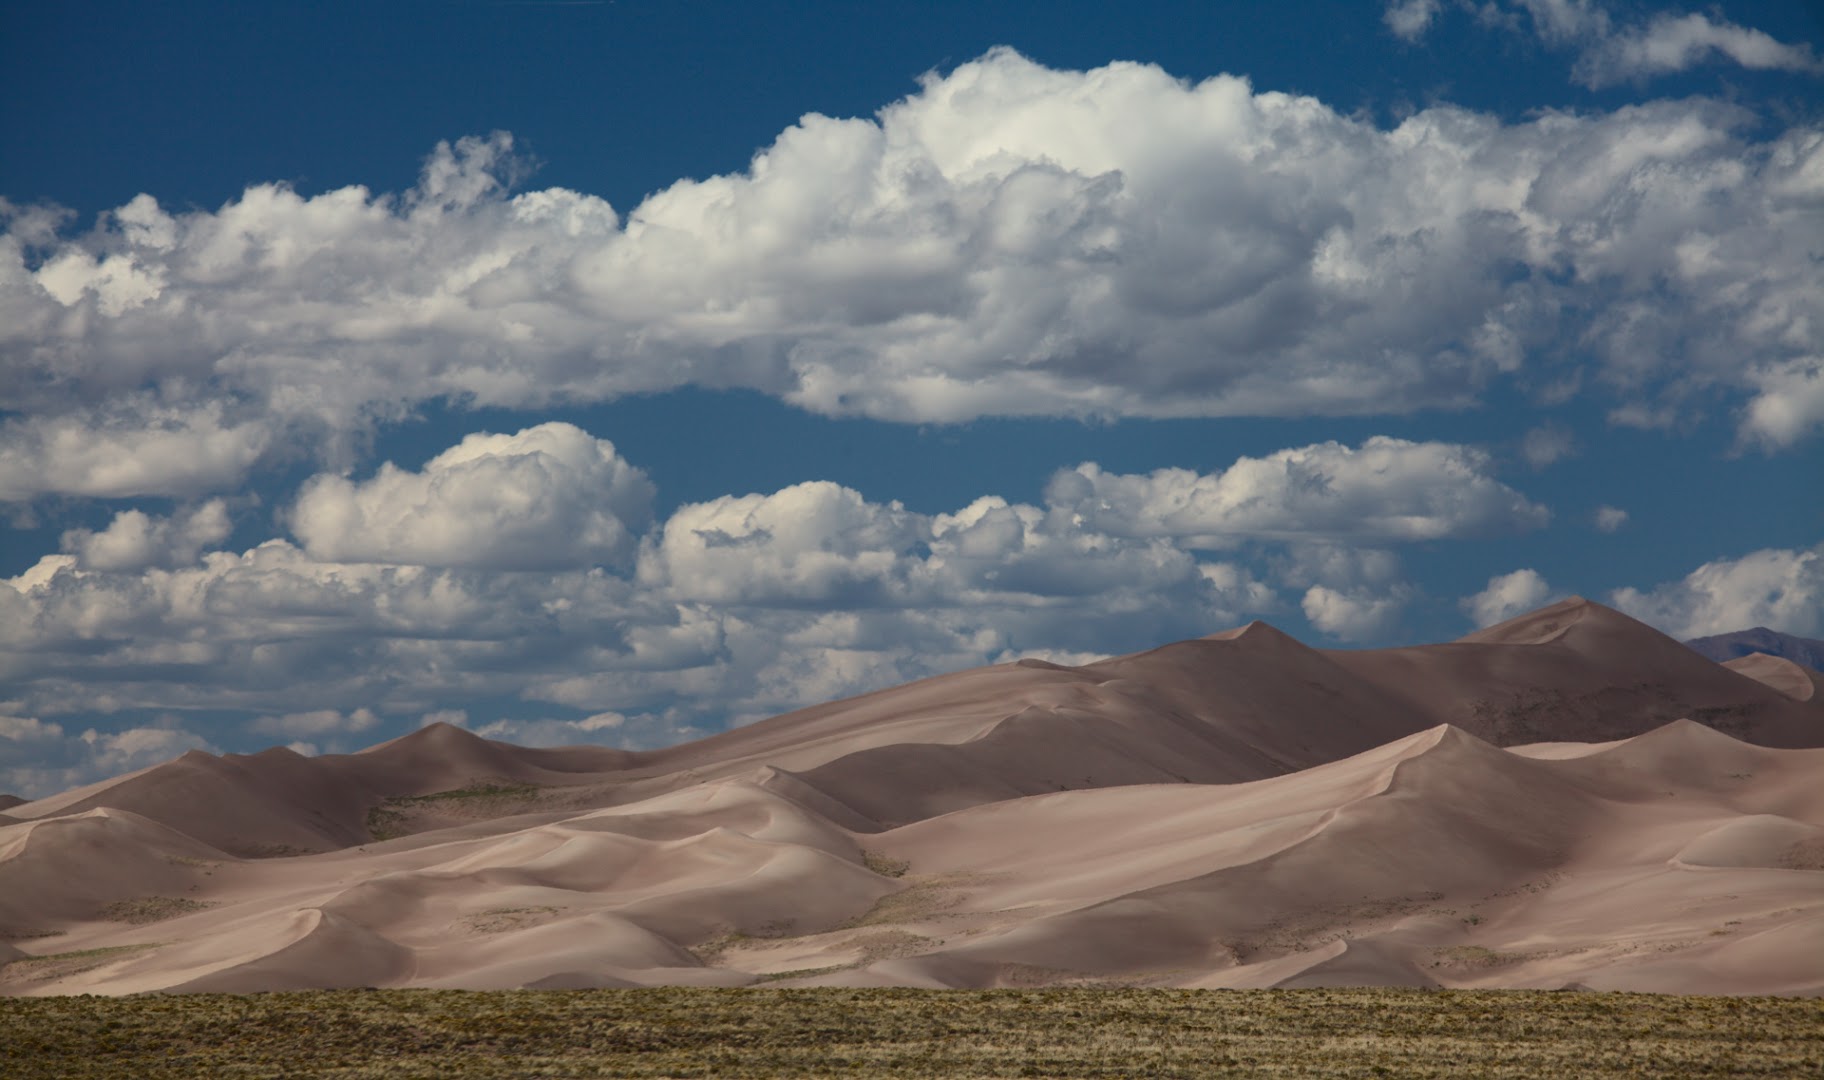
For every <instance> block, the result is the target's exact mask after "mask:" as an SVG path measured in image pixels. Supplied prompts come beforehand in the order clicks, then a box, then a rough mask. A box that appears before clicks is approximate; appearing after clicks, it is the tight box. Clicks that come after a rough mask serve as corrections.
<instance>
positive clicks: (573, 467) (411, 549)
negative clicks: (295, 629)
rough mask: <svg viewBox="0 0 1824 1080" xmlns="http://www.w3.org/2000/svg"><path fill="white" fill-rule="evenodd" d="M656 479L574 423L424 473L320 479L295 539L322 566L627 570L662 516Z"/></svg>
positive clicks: (468, 453) (433, 463)
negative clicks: (656, 515)
mask: <svg viewBox="0 0 1824 1080" xmlns="http://www.w3.org/2000/svg"><path fill="white" fill-rule="evenodd" d="M652 497H653V487H652V483H651V482H650V481H649V480H647V479H646V474H645V473H643V472H641V471H640V470H639V469H637V468H635V467H633V466H632V465H629V464H628V463H627V462H626V461H625V460H624V459H622V458H621V457H619V456H618V455H617V454H616V453H615V450H614V444H612V443H610V442H608V441H607V440H605V439H597V438H594V437H592V436H591V435H589V434H588V433H587V432H585V431H583V430H582V429H580V428H577V427H575V426H574V425H571V424H563V423H549V424H541V425H539V426H538V427H534V428H527V429H526V430H524V431H521V432H518V433H517V434H514V435H492V434H486V433H482V434H475V435H470V436H468V437H466V438H464V439H463V440H462V442H461V443H460V444H459V445H457V446H454V447H452V448H450V449H449V450H446V451H444V452H443V453H441V454H439V455H437V456H436V457H434V458H432V459H431V460H430V461H429V462H427V463H426V464H425V466H424V469H423V471H421V472H411V471H408V470H405V469H401V468H398V467H397V466H395V465H393V464H392V463H390V462H389V463H387V464H384V465H382V466H381V467H380V470H379V472H378V473H377V474H376V475H375V476H374V477H373V478H372V479H369V480H364V481H351V480H348V479H345V478H343V477H340V476H333V475H328V474H323V475H319V476H317V477H315V478H313V479H312V480H310V481H309V482H308V483H306V484H305V485H304V488H303V490H302V492H301V493H300V494H299V495H298V500H297V503H296V505H295V506H293V508H292V510H291V515H290V521H291V527H292V531H293V532H294V533H296V535H297V537H298V539H299V540H301V541H302V542H303V545H304V549H305V551H307V552H309V553H310V555H311V557H313V558H315V559H319V560H321V561H324V562H378V563H396V564H402V565H412V566H440V567H485V568H489V569H495V570H549V569H556V568H560V567H572V566H589V565H596V564H620V563H625V562H627V561H628V560H629V559H630V558H631V556H632V554H633V550H634V547H635V546H636V545H637V544H638V538H639V536H640V534H641V533H642V532H643V531H644V529H645V527H646V525H647V523H648V522H649V521H650V520H651V516H652Z"/></svg>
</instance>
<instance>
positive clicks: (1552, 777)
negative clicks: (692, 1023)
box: [0, 601, 1824, 995]
mask: <svg viewBox="0 0 1824 1080" xmlns="http://www.w3.org/2000/svg"><path fill="white" fill-rule="evenodd" d="M1769 661H1771V662H1769ZM1816 679H1817V676H1816V675H1815V673H1811V672H1809V671H1808V670H1807V669H1804V668H1801V667H1799V666H1798V665H1796V664H1792V663H1791V662H1790V661H1785V660H1775V659H1774V658H1770V657H1762V658H1759V659H1757V658H1755V657H1749V658H1746V659H1744V660H1740V661H1733V662H1731V664H1730V665H1728V666H1724V665H1721V664H1716V663H1713V662H1711V661H1709V660H1707V659H1705V658H1704V657H1702V656H1699V655H1698V654H1696V653H1695V652H1693V651H1691V650H1689V649H1686V648H1684V647H1683V646H1681V645H1679V644H1678V643H1676V642H1672V641H1671V640H1670V639H1667V638H1664V637H1663V636H1661V635H1659V634H1657V633H1656V632H1654V631H1652V630H1651V629H1649V628H1647V627H1645V626H1643V625H1641V624H1639V623H1637V622H1634V621H1633V620H1631V619H1628V618H1626V617H1625V616H1622V615H1620V614H1619V613H1617V612H1613V611H1611V610H1609V609H1607V608H1603V607H1601V606H1600V605H1595V604H1590V603H1588V602H1585V601H1570V602H1566V603H1564V604H1558V605H1553V606H1552V607H1550V608H1547V609H1543V610H1542V611H1540V612H1535V613H1532V614H1530V615H1527V616H1522V617H1521V618H1520V619H1516V620H1513V621H1512V622H1510V623H1507V624H1503V625H1502V626H1499V627H1494V628H1491V629H1490V630H1487V631H1482V632H1480V633H1478V634H1476V635H1472V636H1471V637H1470V638H1466V639H1464V640H1463V641H1460V642H1453V643H1449V644H1446V645H1437V646H1421V647H1416V648H1409V649H1392V650H1371V651H1361V652H1342V651H1325V650H1317V649H1311V648H1308V647H1306V646H1304V645H1302V644H1300V643H1298V642H1297V641H1295V640H1293V639H1291V638H1289V637H1287V636H1286V635H1284V634H1282V633H1280V632H1279V631H1277V630H1274V629H1273V628H1272V627H1269V626H1266V625H1264V624H1259V623H1256V624H1252V625H1250V626H1248V627H1243V628H1238V629H1237V630H1234V631H1229V632H1226V633H1223V634H1218V635H1213V636H1212V637H1210V638H1205V639H1200V640H1198V641H1190V642H1181V643H1178V644H1175V645H1169V646H1166V647H1164V648H1161V649H1155V650H1152V651H1150V652H1146V653H1141V654H1136V655H1134V656H1129V657H1119V658H1115V659H1112V660H1108V661H1103V662H1101V663H1097V664H1091V665H1087V666H1084V667H1080V668H1066V667H1059V666H1056V665H1050V664H1040V663H1032V662H1028V663H1021V664H1007V665H999V666H996V667H992V668H984V669H978V670H975V671H968V672H961V673H958V674H955V675H950V676H943V677H940V678H936V679H929V680H924V681H922V682H919V683H914V684H910V685H908V686H905V687H898V688H894V689H891V690H886V691H881V692H879V693H876V694H871V695H867V696H864V697H861V698H856V699H851V700H849V701H843V702H834V703H831V704H829V705H824V706H819V707H816V708H813V709H808V710H803V711H801V712H798V713H793V714H787V715H785V716H781V717H775V718H773V719H771V720H767V721H762V722H761V723H758V724H755V725H752V726H750V727H747V728H742V729H739V730H736V731H733V732H729V733H726V734H724V735H720V736H716V737H714V738H711V739H705V740H701V741H699V742H696V743H692V744H687V745H684V746H680V747H673V748H670V749H667V750H663V751H657V752H650V753H639V754H635V753H627V752H622V751H616V750H609V749H605V748H600V747H578V748H568V749H560V750H532V749H526V748H521V747H514V746H510V745H507V744H504V743H499V742H493V741H489V740H484V739H480V738H478V737H476V736H474V735H472V734H470V733H468V732H466V731H463V730H461V729H458V728H453V727H449V726H447V725H434V726H432V727H429V728H426V729H424V730H422V731H419V732H417V733H414V734H412V735H409V736H406V737H405V738H402V739H396V740H393V741H392V742H389V743H385V744H382V745H380V746H378V747H375V748H372V749H370V750H368V751H364V752H362V753H359V754H351V755H334V756H325V757H321V758H305V757H301V756H299V755H296V754H293V753H291V752H290V751H286V750H271V751H266V752H263V753H260V754H251V755H226V756H222V757H216V756H212V755H208V754H202V753H197V752H192V753H190V754H186V755H185V756H184V757H182V758H179V759H176V760H174V761H172V762H169V763H166V764H164V765H160V766H156V767H154V768H151V769H146V770H141V771H140V772H138V773H135V774H131V775H129V776H125V777H121V778H117V779H116V780H112V781H108V782H104V783H102V784H97V785H91V786H90V787H88V788H85V789H81V790H79V791H75V792H70V793H66V794H64V795H60V796H55V797H52V798H50V799H43V800H38V801H36V802H31V803H24V804H21V805H17V806H13V807H11V808H9V809H8V810H7V815H8V817H7V820H3V821H0V993H5V994H23V995H38V994H71V993H104V994H123V993H136V992H143V991H205V990H219V991H235V992H248V991H256V990H281V989H302V988H330V987H345V986H401V987H403V986H425V987H455V988H472V989H489V988H507V987H520V986H536V987H592V986H638V985H708V986H742V985H754V984H765V985H818V984H833V985H854V986H875V985H905V986H928V987H944V986H948V987H994V986H1032V985H1058V984H1063V985H1117V984H1118V985H1159V986H1190V987H1272V986H1316V985H1399V986H1445V987H1479V988H1487V987H1540V988H1555V987H1563V986H1580V987H1589V988H1594V989H1627V990H1647V991H1661V992H1678V993H1721V994H1791V995H1817V994H1820V993H1824V961H1821V960H1820V957H1824V699H1821V698H1819V697H1818V696H1817V695H1816V694H1815V693H1814V692H1812V691H1813V689H1814V688H1815V685H1816ZM1668 713H1678V714H1680V715H1676V716H1669V715H1667V714H1668Z"/></svg>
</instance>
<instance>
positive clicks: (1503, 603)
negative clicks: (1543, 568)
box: [1460, 569, 1554, 627]
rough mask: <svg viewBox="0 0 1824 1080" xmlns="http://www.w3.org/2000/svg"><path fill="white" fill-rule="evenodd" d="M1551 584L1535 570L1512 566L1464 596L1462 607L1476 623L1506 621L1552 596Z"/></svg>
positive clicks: (1480, 624) (1479, 625) (1491, 623)
mask: <svg viewBox="0 0 1824 1080" xmlns="http://www.w3.org/2000/svg"><path fill="white" fill-rule="evenodd" d="M1553 596H1554V594H1553V592H1552V587H1551V585H1549V584H1547V583H1546V580H1545V576H1544V575H1542V574H1540V573H1539V571H1537V570H1532V569H1523V570H1515V571H1514V572H1513V573H1511V574H1501V575H1499V576H1496V577H1492V578H1489V579H1488V587H1487V588H1485V589H1483V590H1482V591H1481V592H1479V593H1476V594H1475V595H1474V596H1466V597H1464V598H1463V600H1462V603H1461V605H1460V606H1461V607H1462V608H1463V611H1464V613H1465V614H1467V615H1468V616H1469V617H1470V618H1471V619H1472V620H1474V621H1475V624H1476V626H1477V627H1484V626H1493V625H1495V624H1496V623H1499V622H1506V621H1507V620H1508V619H1511V618H1513V617H1514V616H1516V615H1524V614H1526V613H1527V612H1529V611H1532V610H1533V609H1535V608H1540V607H1544V606H1545V605H1546V604H1547V603H1549V602H1550V601H1551V600H1552V599H1553Z"/></svg>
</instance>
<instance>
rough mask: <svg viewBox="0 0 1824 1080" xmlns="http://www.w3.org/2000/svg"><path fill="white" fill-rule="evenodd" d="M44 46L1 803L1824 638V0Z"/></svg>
mask: <svg viewBox="0 0 1824 1080" xmlns="http://www.w3.org/2000/svg"><path fill="white" fill-rule="evenodd" d="M0 98H3V99H4V100H5V101H6V102H7V103H8V105H7V107H6V109H5V110H4V111H0V198H4V199H5V200H6V202H5V203H4V204H0V205H3V209H4V217H5V220H4V225H5V232H4V238H3V240H0V244H3V246H0V500H4V502H3V503H0V509H3V511H4V517H3V518H0V522H3V525H0V528H4V532H0V627H4V631H3V633H4V637H0V790H7V789H17V790H22V791H27V792H30V793H41V792H43V791H48V790H51V789H53V788H56V787H60V786H63V785H65V784H69V783H76V782H80V781H82V780H85V779H91V778H94V777H96V776H100V775H105V774H107V773H109V772H114V771H120V770H122V769H125V768H132V767H137V766H139V765H142V764H146V763H149V762H151V761H154V760H158V759H159V758H160V757H161V756H168V755H169V754H170V753H175V752H178V751H181V750H182V749H184V748H186V747H189V746H196V745H202V746H206V747H210V748H213V749H217V750H244V749H251V748H256V747H259V746H264V745H269V744H272V743H293V744H295V745H297V746H299V747H300V748H301V749H305V750H307V751H308V750H314V751H327V750H337V749H349V748H353V747H356V746H360V745H365V744H366V743H369V742H372V741H376V740H378V739H380V738H384V737H388V736H390V735H393V734H398V733H400V732H402V731H405V730H408V729H410V728H411V727H414V726H416V725H417V724H419V723H421V722H423V721H424V719H425V718H426V717H432V718H444V719H451V720H456V721H459V722H463V723H466V724H468V725H469V726H471V727H473V728H475V729H477V730H483V731H486V732H489V733H491V734H495V735H498V736H500V737H504V738H509V739H515V740H519V741H527V742H565V741H578V740H592V741H607V742H613V743H621V744H625V745H653V744H657V743H663V742H667V741H671V740H674V739H677V738H681V737H685V736H687V735H690V734H692V733H697V732H704V731H711V730H715V729H718V728H720V727H722V726H725V725H727V724H729V723H738V722H742V721H744V720H747V719H752V718H754V717H757V716H762V715H767V714H770V713H772V712H777V711H782V710H784V709H787V708H791V707H794V706H797V705H801V704H807V703H811V702H814V701H819V700H824V699H827V698H829V697H834V696H839V695H843V694H850V693H856V692H860V691H864V690H867V689H872V688H875V687H878V686H882V685H888V684H891V683H895V682H900V681H904V680H907V679H911V678H916V677H920V676H923V675H927V674H932V673H935V672H939V671H944V670H951V669H954V668H957V667H963V666H968V665H972V664H979V663H986V662H993V661H997V660H1002V659H1007V658H1011V657H1014V656H1018V655H1044V656H1050V657H1053V658H1059V659H1063V660H1070V659H1073V658H1086V657H1090V656H1096V655H1104V654H1107V653H1110V652H1118V651H1127V650H1132V649H1138V648H1144V647H1147V646H1150V645H1153V644H1158V643H1161V642H1163V641H1166V640H1171V639H1173V638H1177V637H1184V636H1190V635H1195V634H1200V633H1207V632H1211V631H1215V630H1218V629H1222V628H1225V627H1226V626H1229V625H1233V624H1235V623H1238V622H1243V621H1246V620H1248V619H1251V618H1265V619H1267V620H1269V621H1271V622H1273V623H1275V624H1276V625H1280V626H1282V627H1285V628H1286V629H1288V630H1290V631H1292V632H1294V633H1296V634H1298V635H1299V636H1301V637H1303V638H1305V639H1306V640H1309V641H1312V642H1314V643H1321V644H1328V645H1345V646H1352V645H1363V646H1367V645H1379V644H1391V643H1400V642H1407V641H1413V640H1443V639H1448V638H1450V637H1454V636H1456V635H1459V634H1461V633H1463V632H1465V631H1467V630H1469V629H1471V628H1473V627H1474V626H1475V625H1476V624H1478V623H1485V622H1488V621H1493V620H1495V619H1498V618H1501V617H1505V616H1506V615H1509V614H1513V613H1517V612H1518V611H1521V610H1525V609H1526V608H1529V607H1533V606H1537V605H1538V604H1541V603H1544V602H1547V601H1549V600H1551V599H1554V598H1556V597H1559V596H1562V595H1566V594H1569V593H1572V592H1577V593H1582V594H1584V595H1589V596H1592V597H1595V598H1598V599H1602V600H1604V601H1606V602H1610V603H1614V604H1617V605H1618V606H1621V607H1623V608H1624V609H1626V610H1629V611H1631V612H1633V613H1635V614H1637V615H1638V616H1640V617H1642V618H1645V619H1647V620H1648V621H1651V622H1653V623H1655V624H1656V625H1659V626H1660V627H1662V628H1663V629H1665V630H1666V631H1667V632H1669V633H1673V634H1677V635H1680V636H1687V635H1695V634H1702V633H1712V632H1719V631H1725V630H1730V629H1737V628H1741V627H1745V626H1748V625H1753V624H1755V623H1765V624H1768V625H1773V626H1776V627H1778V628H1780V629H1784V630H1788V631H1790V632H1795V633H1800V634H1810V635H1818V634H1824V497H1820V493H1821V492H1824V284H1820V283H1821V282H1824V108H1821V105H1824V13H1821V9H1820V8H1819V6H1818V5H1815V4H1810V3H1801V2H1775V0H1769V2H1762V3H1727V4H1723V5H1715V6H1706V7H1701V8H1699V7H1692V8H1686V7H1682V6H1676V5H1649V4H1637V3H1623V2H1615V3H1601V2H1597V0H1495V2H1493V3H1486V4H1475V5H1472V4H1469V3H1466V2H1458V0H1435V2H1433V0H1395V2H1394V3H1390V4H1376V3H1315V2H1314V3H1295V4H1285V5H1275V6H1273V7H1271V8H1262V7H1260V6H1258V5H1242V4H1165V3H1161V4H1136V5H1128V6H1127V7H1126V8H1124V9H1123V8H1117V7H1113V6H1109V5H1100V4H1057V3H1050V4H918V5H910V4H907V5H893V4H883V5H866V6H856V5H837V4H790V5H785V4H767V3H745V4H732V3H707V2H704V3H694V2H682V0H680V2H672V3H640V2H633V0H615V2H612V3H599V4H597V3H540V2H507V0H502V2H482V0H447V2H441V3H437V2H396V3H384V4H343V3H328V4H265V5H247V4H201V3H177V4H168V5H139V4H124V3H122V4H114V3H82V2H75V3H69V4H51V5H22V4H14V5H7V6H5V7H4V8H0ZM9 578H10V582H8V581H7V579H9Z"/></svg>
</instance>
